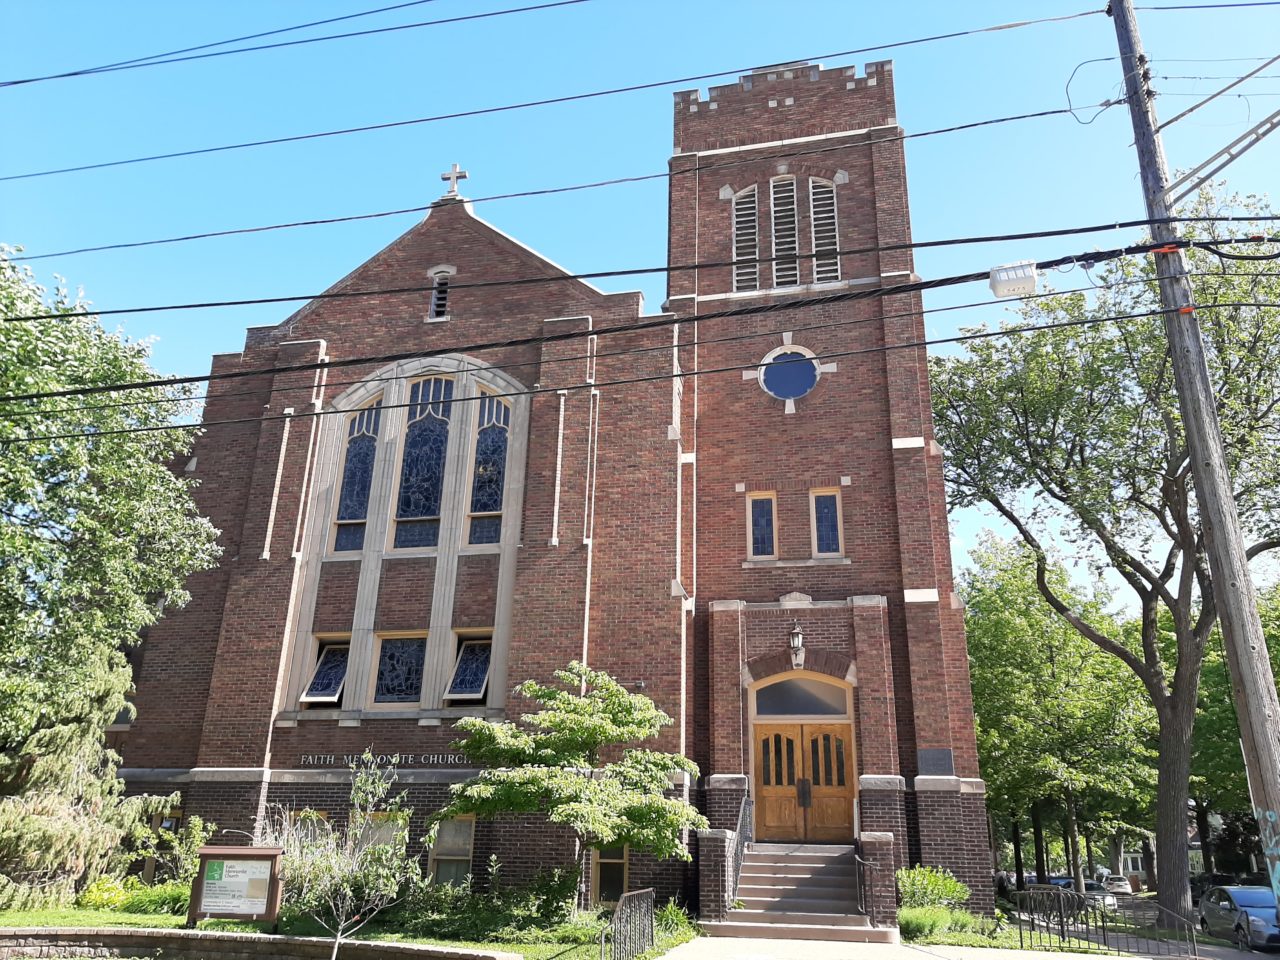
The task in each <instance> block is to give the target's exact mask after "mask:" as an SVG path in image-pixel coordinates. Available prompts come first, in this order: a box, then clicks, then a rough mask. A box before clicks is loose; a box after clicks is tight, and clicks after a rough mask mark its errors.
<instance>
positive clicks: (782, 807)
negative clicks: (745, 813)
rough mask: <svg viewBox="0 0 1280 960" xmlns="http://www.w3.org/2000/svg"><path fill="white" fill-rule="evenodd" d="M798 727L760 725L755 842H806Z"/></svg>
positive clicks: (757, 730)
mask: <svg viewBox="0 0 1280 960" xmlns="http://www.w3.org/2000/svg"><path fill="white" fill-rule="evenodd" d="M800 729H801V728H800V726H799V724H769V725H763V724H761V725H757V726H756V727H755V728H754V740H755V763H756V783H755V787H756V838H757V839H759V840H803V839H804V819H805V818H804V809H803V808H802V807H801V806H800V798H799V794H798V792H797V790H796V781H797V780H799V779H800V778H801V777H802V776H803V775H804V773H803V764H804V760H803V757H802V756H801V755H800Z"/></svg>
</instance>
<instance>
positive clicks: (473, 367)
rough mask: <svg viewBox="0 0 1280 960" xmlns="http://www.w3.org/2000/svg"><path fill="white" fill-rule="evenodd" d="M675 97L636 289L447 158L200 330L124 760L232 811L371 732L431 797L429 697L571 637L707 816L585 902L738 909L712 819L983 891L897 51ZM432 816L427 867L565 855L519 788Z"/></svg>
mask: <svg viewBox="0 0 1280 960" xmlns="http://www.w3.org/2000/svg"><path fill="white" fill-rule="evenodd" d="M674 99H675V102H674V110H675V113H674V132H675V140H674V154H673V156H672V157H671V160H670V193H669V197H670V201H669V208H668V218H669V265H670V272H669V281H668V297H667V300H666V302H665V303H664V304H663V305H662V311H661V312H660V313H652V312H646V310H645V306H644V303H643V302H642V298H641V296H640V294H639V293H634V292H632V293H604V292H602V291H600V290H599V289H597V288H596V287H594V286H593V285H592V284H590V283H588V282H586V281H584V280H581V279H575V278H574V277H573V275H572V273H571V272H570V271H569V270H567V269H565V268H563V267H560V266H558V265H557V264H555V263H553V262H551V261H550V260H548V259H547V258H545V257H544V256H542V255H541V254H539V253H537V252H535V251H533V250H531V249H530V248H528V247H526V246H525V245H524V244H522V243H521V242H520V241H519V240H517V239H515V238H514V237H511V236H508V235H507V234H506V233H504V232H503V231H502V230H501V229H500V228H499V227H497V226H495V225H493V224H490V223H487V222H486V221H485V220H482V219H480V217H478V216H477V215H476V213H475V211H474V210H473V208H472V205H471V203H469V202H468V201H467V199H466V198H465V197H464V196H463V195H462V194H461V193H460V186H461V185H460V184H459V182H458V181H459V180H460V179H463V178H465V176H466V175H465V173H463V172H462V171H460V170H458V168H457V166H456V165H455V166H454V169H453V171H451V172H450V173H449V174H446V175H445V178H444V179H446V180H447V182H448V188H447V192H446V193H445V195H444V196H443V197H442V198H441V199H439V200H438V201H437V202H436V203H435V204H433V205H432V207H431V209H430V211H429V213H428V215H427V216H426V217H425V218H424V219H423V220H422V222H421V223H419V224H417V225H416V226H414V227H413V228H411V229H410V230H409V231H408V232H406V233H405V234H404V235H403V236H401V237H399V238H398V239H396V240H395V241H394V242H392V243H391V244H390V245H389V246H388V247H386V248H385V249H383V250H382V251H380V252H378V253H376V254H375V255H374V256H373V257H372V258H370V259H369V260H367V261H366V262H365V263H363V264H362V265H360V266H358V267H356V268H355V269H354V270H353V272H351V273H350V274H349V275H347V276H346V277H345V278H343V279H341V280H339V281H338V282H337V283H336V284H334V286H333V287H331V288H330V290H329V291H328V292H327V293H326V294H325V295H324V296H323V297H321V298H317V299H316V300H313V301H311V302H310V303H308V304H307V305H305V306H304V307H302V308H301V309H300V310H298V311H297V312H296V313H294V314H293V315H292V316H290V317H288V318H287V319H284V320H283V321H282V322H280V323H279V324H277V325H274V326H268V327H258V328H253V329H251V330H250V331H249V332H248V335H247V337H246V341H245V344H244V349H243V350H242V351H240V352H239V353H234V354H224V355H219V356H216V357H215V358H214V360H213V366H212V370H213V373H214V374H215V375H217V377H218V378H217V379H214V380H212V381H211V383H210V384H209V391H208V393H209V399H208V401H207V405H206V407H205V412H204V416H205V420H206V422H207V423H209V424H210V427H209V429H208V430H207V431H206V432H205V433H204V435H203V436H201V437H200V438H199V439H198V440H197V441H196V443H195V447H194V450H193V452H192V455H191V457H190V460H189V462H188V463H186V464H185V469H186V470H187V472H188V473H189V474H190V475H191V476H193V477H194V478H196V479H197V480H198V481H199V487H198V488H197V490H196V500H197V502H198V504H199V507H200V509H201V511H202V512H203V513H205V514H206V515H207V516H208V517H209V518H210V519H211V520H212V522H213V523H214V525H215V526H217V527H218V529H220V530H221V531H222V538H221V543H222V545H223V548H224V554H223V557H222V560H221V563H220V565H219V566H218V567H217V569H215V570H212V571H209V572H206V573H202V574H199V575H197V576H195V577H194V578H193V579H192V581H191V583H190V590H191V595H192V601H191V603H190V604H189V605H188V606H187V607H186V608H185V609H183V610H180V611H177V612H174V613H172V614H171V615H169V616H168V617H166V618H165V619H164V620H163V621H162V622H160V623H159V624H158V625H156V626H155V627H154V628H152V629H151V630H150V631H149V632H148V634H147V636H146V638H145V640H144V643H143V644H142V646H141V648H140V651H139V653H138V655H137V657H136V658H135V660H136V663H135V675H136V684H135V686H136V697H135V705H136V708H137V716H136V717H135V718H134V719H133V721H132V722H131V723H130V724H129V725H128V726H127V728H122V729H120V730H118V732H117V737H118V741H119V743H120V744H121V750H122V753H123V757H124V767H123V770H122V775H123V776H124V777H125V779H126V780H127V782H128V785H129V789H130V790H131V791H133V792H149V793H170V792H173V791H179V792H180V793H181V796H182V814H186V815H189V814H199V815H200V816H202V817H204V818H205V819H206V820H210V819H211V820H214V821H216V822H217V824H218V826H219V827H220V828H222V829H224V830H226V831H229V832H227V833H224V834H222V835H221V836H220V837H218V842H248V837H249V836H250V835H251V834H252V831H253V828H254V823H255V818H256V817H258V816H260V815H261V814H262V813H263V811H264V810H265V809H266V807H267V805H269V804H276V803H280V804H285V805H289V806H295V807H302V806H310V807H312V808H315V809H318V810H321V811H325V812H326V814H327V815H329V816H331V817H341V816H342V815H343V811H344V808H345V804H346V797H347V792H348V786H349V773H348V770H347V763H348V760H349V758H352V757H356V756H358V755H359V754H360V753H361V752H362V751H364V750H365V749H366V748H371V749H372V750H373V752H374V753H375V754H378V755H381V756H383V757H387V758H390V757H393V756H397V755H398V756H399V758H400V762H399V766H398V771H399V778H400V780H399V783H400V786H401V787H402V788H403V789H405V790H406V791H407V792H408V802H409V805H411V806H413V807H414V809H415V819H425V817H426V816H427V815H428V814H430V813H431V812H432V811H433V810H436V809H438V808H439V807H440V806H442V805H443V803H444V801H445V798H446V796H447V795H448V790H449V785H450V784H452V783H456V782H459V781H461V780H464V779H466V778H467V777H468V776H470V775H471V774H472V773H473V772H474V771H472V770H469V769H467V764H466V761H465V758H463V757H462V756H460V755H458V754H457V751H456V750H455V749H454V748H453V747H452V746H451V744H452V743H453V741H454V740H455V739H456V734H455V731H454V729H453V724H454V722H455V721H456V720H457V719H458V718H460V717H467V716H481V717H489V718H502V717H507V716H509V715H510V716H512V719H515V718H516V716H517V715H518V707H517V705H515V704H513V703H512V702H511V700H510V696H511V690H512V688H513V687H514V686H515V685H516V684H517V683H519V682H520V681H523V680H525V679H530V678H533V679H538V680H543V681H545V680H548V679H550V676H551V674H552V672H553V671H554V670H556V669H558V668H560V667H563V666H564V665H566V664H567V663H568V662H569V661H571V660H581V661H585V662H586V663H588V664H589V665H590V666H592V667H594V668H597V669H601V670H605V671H607V672H609V673H610V674H611V675H613V676H614V677H615V678H617V679H618V680H619V681H620V682H622V683H623V684H624V685H625V686H626V687H627V688H628V689H630V690H633V691H638V692H643V693H644V694H646V695H647V696H649V697H651V698H652V699H653V700H654V701H655V702H656V703H657V704H658V706H660V707H661V708H662V709H663V710H664V711H666V712H667V713H668V714H669V715H670V716H671V717H672V718H673V720H674V723H673V724H672V725H671V726H670V727H667V728H666V729H665V731H664V733H663V736H662V738H661V740H660V742H659V743H658V745H657V746H658V747H659V748H660V749H664V750H669V751H678V752H681V753H683V754H685V755H687V756H689V757H691V758H692V759H693V760H695V761H696V762H697V763H698V765H699V767H700V769H701V771H702V774H701V777H700V778H697V779H693V780H690V781H689V782H685V783H677V784H673V787H672V789H673V790H675V791H678V792H679V793H680V794H681V795H685V796H688V797H689V799H690V800H691V801H692V802H694V803H695V804H697V805H698V806H699V807H700V808H701V809H702V810H703V811H704V812H705V813H706V814H707V815H708V817H709V818H710V821H711V829H710V830H707V831H702V832H701V833H700V834H699V835H698V836H695V837H693V838H691V846H692V847H693V849H694V852H695V860H694V862H693V863H692V864H685V863H683V862H679V861H657V860H655V859H653V858H652V857H646V856H644V855H642V854H640V853H638V852H634V853H633V852H632V851H629V850H626V849H625V848H619V849H614V850H605V851H599V852H598V854H597V855H596V856H595V858H594V860H593V865H592V877H591V890H592V894H593V896H594V897H595V898H596V899H598V900H600V901H604V902H608V901H611V900H616V899H617V898H618V896H619V895H620V894H621V893H622V892H623V891H625V890H626V889H636V888H638V887H646V886H653V887H656V888H657V889H658V892H659V895H660V896H665V895H675V894H680V895H682V896H683V897H685V899H686V900H688V901H689V902H693V903H696V904H698V905H699V906H700V908H701V911H702V916H703V917H704V919H709V920H726V919H727V920H729V921H733V920H735V919H736V920H743V921H745V920H749V919H751V915H752V914H753V912H754V911H753V910H752V902H751V901H752V900H753V898H752V897H750V896H748V894H749V893H750V891H749V889H748V888H750V887H752V886H761V885H762V884H761V883H760V877H759V876H757V877H754V878H753V877H750V876H746V875H744V876H743V877H742V878H741V881H740V882H741V884H742V886H741V887H740V888H738V890H737V896H736V897H735V896H734V895H733V889H732V887H733V884H734V883H737V882H739V881H738V873H739V871H740V869H741V866H742V865H741V864H739V863H735V862H733V861H734V857H735V856H736V855H737V854H736V852H735V838H736V836H737V834H738V832H739V830H740V829H746V830H749V831H750V836H751V838H752V840H753V841H754V843H753V845H752V846H751V847H750V848H748V855H749V856H750V855H751V852H752V851H754V854H757V855H760V856H765V857H766V861H765V862H766V863H770V862H772V863H774V864H775V865H776V864H777V863H779V862H785V861H776V860H775V861H769V860H768V859H767V857H770V856H775V855H776V856H783V855H785V854H786V852H787V851H791V853H792V854H794V855H797V856H800V857H801V858H802V859H801V860H797V861H796V862H797V863H798V864H800V865H801V866H802V867H806V869H807V868H809V867H813V866H814V864H815V863H817V864H820V863H821V862H824V861H822V860H821V858H822V857H823V856H827V855H830V856H833V857H839V856H844V855H845V853H846V852H847V851H850V850H856V851H859V852H860V853H861V857H862V858H863V859H864V860H867V861H871V862H873V863H874V864H875V868H874V870H873V871H872V872H873V874H874V875H875V876H876V877H878V878H879V879H878V880H877V881H876V882H877V883H879V884H880V885H881V887H882V888H884V887H885V885H886V884H887V888H886V889H887V891H888V892H887V893H886V892H885V890H884V889H882V890H881V891H880V894H879V896H880V898H881V900H882V901H883V902H884V904H885V906H886V909H888V910H891V909H892V897H893V894H892V874H893V869H894V868H895V867H900V866H905V865H911V864H914V863H925V864H933V865H939V866H943V867H946V868H948V869H950V870H951V871H952V872H954V873H955V874H956V875H957V876H958V877H960V878H961V879H962V880H964V881H965V882H966V883H968V884H969V885H970V887H971V888H972V890H973V891H974V896H975V901H974V902H975V904H978V905H981V904H983V903H984V902H985V904H986V907H987V909H989V907H990V897H991V892H990V890H991V858H990V853H989V850H988V840H987V819H986V811H985V803H984V800H985V798H984V786H983V783H982V781H981V779H979V772H978V764H977V753H976V746H975V737H974V723H973V708H972V703H971V695H970V686H969V673H968V659H967V653H966V648H965V639H964V616H963V609H962V607H961V604H960V602H959V600H958V599H957V597H956V595H955V591H954V588H953V583H952V574H951V558H950V551H949V542H948V533H947V517H946V503H945V496H944V490H943V472H942V456H943V451H941V450H940V449H939V448H938V446H937V444H936V443H935V442H934V437H933V426H932V419H931V415H930V395H929V381H928V370H927V366H926V355H925V353H926V351H925V348H924V347H922V346H920V343H921V341H923V340H924V322H923V318H922V315H921V302H920V295H919V293H918V291H917V290H916V289H915V288H914V287H913V283H914V282H915V281H917V280H918V277H916V275H915V273H914V272H913V262H912V256H911V251H910V249H909V246H908V245H909V243H910V241H911V228H910V219H909V215H908V208H907V191H906V171H905V161H904V150H903V141H902V135H903V133H902V129H901V128H900V127H899V126H898V121H897V115H896V107H895V103H894V91H893V70H892V65H891V64H890V63H888V62H879V63H871V64H868V65H867V66H866V68H865V70H863V71H861V75H859V71H858V70H857V69H856V68H852V67H844V68H837V69H823V68H822V67H821V66H818V65H813V64H808V63H795V64H787V65H783V66H777V67H770V68H767V69H764V70H760V71H757V72H754V73H751V74H749V75H746V76H742V77H740V78H739V79H738V80H737V82H735V83H731V84H727V85H725V86H720V87H713V88H711V89H710V90H709V91H705V92H702V91H698V90H691V91H684V92H680V93H677V94H676V95H675V98H674ZM602 242H607V238H602ZM354 259H355V257H354V256H353V260H354ZM389 291H390V292H389ZM396 291H401V292H396ZM223 421H230V423H222V422H223ZM214 424H218V425H214ZM509 709H510V711H511V712H510V714H509ZM415 826H416V825H415ZM448 826H449V829H447V830H445V831H442V834H441V836H440V838H439V840H438V842H437V843H436V845H435V847H434V848H433V849H431V850H430V851H428V852H426V853H424V856H425V857H427V858H428V859H429V861H430V865H431V868H432V869H433V870H434V871H435V874H436V876H437V877H438V878H440V879H457V878H461V877H464V876H466V875H467V874H470V873H474V874H475V875H476V876H477V877H482V876H483V875H484V871H485V867H486V863H487V861H488V859H489V857H490V855H491V854H497V856H498V858H499V859H500V860H501V862H502V863H503V868H504V873H505V876H506V877H508V878H509V879H511V878H519V877H521V876H528V875H531V874H532V873H534V872H536V871H537V870H539V869H543V868H546V867H549V866H553V865H557V864H562V863H565V862H567V861H569V860H571V859H572V856H573V853H572V848H571V844H570V843H569V841H568V839H567V837H566V835H565V834H563V833H562V832H559V831H558V830H557V829H553V828H551V827H550V826H548V825H547V824H545V823H539V822H536V820H535V821H530V820H528V819H527V818H526V819H522V820H520V821H519V822H515V821H493V822H489V821H481V822H470V821H460V822H456V823H453V824H450V825H448ZM234 831H244V833H236V832H234ZM411 836H413V837H417V836H421V833H420V832H412V833H411ZM775 845H776V846H775ZM806 856H807V857H808V858H809V860H813V858H817V860H813V863H809V862H808V860H804V859H803V858H804V857H806ZM849 862H850V863H852V862H853V861H852V860H850V861H849ZM806 864H807V866H806ZM746 872H747V874H750V873H752V871H750V870H748V871H746ZM755 872H756V873H767V872H769V871H768V870H764V871H755ZM802 872H803V871H802ZM730 875H732V876H730ZM836 875H838V869H837V874H836ZM851 876H852V874H851ZM726 878H727V879H726ZM752 880H754V881H755V882H754V883H752V882H749V881H752ZM726 889H728V891H729V892H728V893H727V894H726V892H725V891H726ZM759 899H761V900H762V901H768V900H769V899H770V898H769V895H768V892H767V890H766V891H765V892H764V893H762V894H761V896H760V898H759ZM817 899H821V898H817ZM864 900H865V898H864ZM699 901H700V903H699ZM744 901H745V902H746V908H745V909H744V908H743V906H742V904H743V902H744ZM805 902H809V901H808V900H806V901H805ZM735 904H736V907H737V908H736V909H734V907H735ZM759 909H760V911H765V910H766V907H764V906H762V907H760V908H759ZM867 909H868V908H867V907H866V902H863V901H860V902H859V903H858V904H857V905H856V910H853V911H852V912H857V911H858V910H861V911H863V912H866V910H867Z"/></svg>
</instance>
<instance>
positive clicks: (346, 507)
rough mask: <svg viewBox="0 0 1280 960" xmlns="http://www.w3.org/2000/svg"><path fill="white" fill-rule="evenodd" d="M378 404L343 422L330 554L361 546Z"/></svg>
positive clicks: (374, 450)
mask: <svg viewBox="0 0 1280 960" xmlns="http://www.w3.org/2000/svg"><path fill="white" fill-rule="evenodd" d="M381 417H382V401H381V400H378V401H377V402H375V403H373V404H371V405H370V406H367V407H365V408H364V409H363V410H360V411H358V412H357V413H354V414H352V415H351V418H350V419H349V420H348V421H347V454H346V458H345V460H344V461H343V465H342V487H341V489H340V490H339V493H338V531H337V533H336V534H335V535H334V543H333V548H334V550H359V549H361V548H362V547H363V546H364V523H365V518H366V517H367V516H368V514H369V487H370V486H371V485H372V483H373V460H374V456H375V454H376V453H377V450H378V422H379V420H380V419H381Z"/></svg>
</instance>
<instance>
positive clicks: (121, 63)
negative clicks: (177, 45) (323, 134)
mask: <svg viewBox="0 0 1280 960" xmlns="http://www.w3.org/2000/svg"><path fill="white" fill-rule="evenodd" d="M435 2H436V0H409V2H407V3H397V4H394V5H392V6H390V7H378V8H377V9H376V10H362V11H361V12H359V13H348V14H345V15H343V16H341V17H329V18H328V19H326V20H312V21H311V22H310V23H298V24H294V25H293V26H291V27H280V28H278V29H276V30H264V31H262V32H261V33H249V34H246V35H244V36H242V37H230V38H229V39H226V40H215V41H213V42H212V43H201V44H198V45H197V46H194V47H182V48H181V49H178V50H166V51H165V52H164V53H153V54H151V55H149V56H146V57H134V58H133V59H132V60H117V61H115V62H114V63H103V64H99V65H98V66H96V67H83V68H81V69H79V70H68V71H66V72H65V73H51V74H48V75H46V76H43V77H27V78H25V79H22V80H4V81H0V87H13V86H18V85H19V84H26V83H40V82H42V81H44V80H61V79H63V78H66V77H81V76H85V75H86V74H91V73H100V72H102V71H104V70H110V69H112V68H115V67H125V66H129V65H130V64H135V63H143V62H144V61H147V60H158V59H160V58H161V57H174V56H178V55H179V54H183V53H192V52H194V51H196V50H208V49H209V48H211V47H224V46H226V45H227V44H229V43H243V42H244V41H246V40H259V39H261V38H262V37H274V36H278V35H279V34H282V33H292V32H293V31H294V30H305V29H307V28H308V27H322V26H324V25H326V24H329V23H338V22H339V21H342V20H355V19H357V18H358V17H368V16H372V15H373V14H375V13H388V12H390V11H392V10H403V9H404V8H405V7H419V6H422V5H423V4H427V3H435Z"/></svg>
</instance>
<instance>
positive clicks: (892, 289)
mask: <svg viewBox="0 0 1280 960" xmlns="http://www.w3.org/2000/svg"><path fill="white" fill-rule="evenodd" d="M1258 239H1259V238H1256V237H1251V238H1243V237H1241V238H1234V237H1228V238H1224V239H1215V240H1212V241H1210V242H1211V243H1213V244H1215V245H1229V244H1233V243H1250V242H1258ZM1178 245H1179V246H1181V247H1191V246H1194V245H1195V242H1194V241H1190V240H1185V239H1184V240H1181V241H1179V242H1178ZM1168 246H1169V245H1168V244H1165V245H1156V244H1151V243H1144V244H1135V245H1131V246H1128V247H1121V248H1118V249H1114V250H1104V251H1092V252H1089V253H1082V254H1075V255H1069V256H1065V257H1058V258H1055V259H1052V260H1042V261H1040V262H1038V263H1037V264H1036V267H1037V269H1039V270H1051V269H1055V268H1057V267H1063V266H1067V265H1070V264H1086V263H1087V264H1094V263H1102V262H1105V261H1107V260H1115V259H1118V258H1119V257H1123V256H1129V255H1133V254H1142V253H1149V252H1151V251H1152V250H1157V249H1158V250H1163V249H1167V247H1168ZM988 276H989V271H986V270H982V271H978V272H974V273H967V274H958V275H954V276H950V277H940V278H936V279H933V280H916V281H911V282H908V283H900V284H893V285H890V286H887V287H879V288H874V289H870V290H850V291H845V292H842V293H836V294H827V295H823V296H817V297H798V298H796V299H794V300H784V301H774V302H771V303H764V304H753V305H750V306H743V307H735V308H732V309H729V310H720V311H715V312H713V313H705V314H699V315H697V316H694V317H685V318H680V317H677V316H674V315H669V314H664V315H660V316H656V317H650V318H648V319H644V320H638V321H636V322H634V323H627V324H618V325H615V326H612V327H601V328H598V329H595V330H585V331H583V330H570V331H565V332H563V333H553V334H539V335H538V336H533V337H514V338H509V339H506V340H497V341H488V342H481V343H471V344H453V345H451V346H449V347H447V348H442V349H438V350H425V351H424V350H411V351H406V352H400V353H393V354H382V355H378V356H361V357H347V358H344V359H339V360H324V361H312V362H308V363H301V364H286V365H283V366H276V367H266V368H257V369H252V370H226V371H222V372H220V373H208V374H200V375H191V376H184V377H166V378H156V379H152V380H143V381H136V382H133V383H124V384H112V385H96V386H90V387H73V388H67V389H63V390H50V391H43V392H35V393H26V394H11V395H7V396H0V402H4V401H8V402H16V401H25V400H43V399H50V398H54V397H73V396H88V395H91V394H100V393H116V392H120V391H122V390H140V389H147V388H151V387H162V386H179V385H182V384H187V383H208V382H212V381H214V380H236V379H243V378H245V377H255V376H263V375H278V374H281V373H299V372H304V371H309V370H320V369H336V368H338V367H351V366H362V365H365V364H388V363H395V362H398V361H401V360H417V359H423V358H426V357H433V356H441V355H443V354H448V353H459V352H466V353H474V352H480V351H484V350H498V349H504V348H510V347H521V346H538V345H542V344H547V343H557V342H561V341H565V340H579V339H583V338H584V337H590V336H607V335H610V334H614V333H634V332H637V331H640V330H651V329H656V328H660V327H670V326H675V325H677V324H680V323H695V322H699V321H702V320H714V319H722V318H725V317H740V316H755V315H759V314H765V313H774V312H778V311H785V310H794V309H798V308H803V307H810V306H823V305H829V304H835V303H849V302H853V301H856V300H867V299H873V298H877V299H878V298H881V297H887V296H895V295H899V294H904V293H916V292H920V291H924V290H931V289H936V288H940V287H948V286H955V285H958V284H961V283H972V282H973V281H975V280H985V279H986V278H987V277H988ZM770 292H771V291H769V290H763V291H760V294H761V296H768V295H769V294H770Z"/></svg>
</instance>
